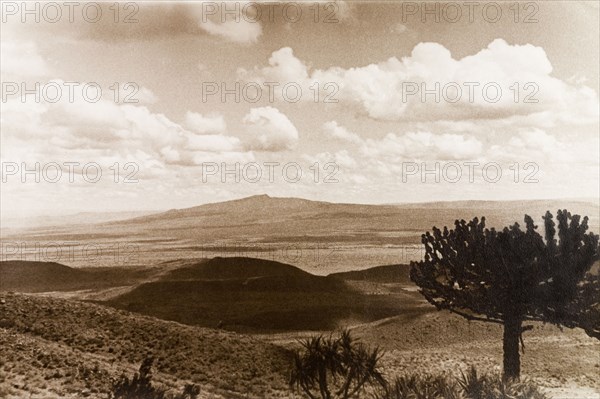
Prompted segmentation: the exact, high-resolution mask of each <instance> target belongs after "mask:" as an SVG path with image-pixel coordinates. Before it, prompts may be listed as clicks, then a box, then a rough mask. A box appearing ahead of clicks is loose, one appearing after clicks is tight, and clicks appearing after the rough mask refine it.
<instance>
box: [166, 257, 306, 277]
mask: <svg viewBox="0 0 600 399" xmlns="http://www.w3.org/2000/svg"><path fill="white" fill-rule="evenodd" d="M261 276H290V277H297V278H299V279H301V278H306V277H309V276H312V275H311V274H310V273H307V272H305V271H302V270H300V269H298V268H297V267H295V266H292V265H288V264H285V263H280V262H275V261H270V260H264V259H255V258H243V257H231V258H222V257H216V258H213V259H209V260H204V261H200V262H198V263H196V264H194V265H192V266H186V267H182V268H179V269H175V270H173V271H171V272H169V273H168V274H166V275H165V276H164V277H163V280H223V279H246V278H250V277H261Z"/></svg>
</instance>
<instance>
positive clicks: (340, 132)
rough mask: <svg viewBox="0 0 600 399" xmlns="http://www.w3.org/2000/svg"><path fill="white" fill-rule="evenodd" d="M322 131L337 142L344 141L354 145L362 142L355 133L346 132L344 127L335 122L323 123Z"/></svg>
mask: <svg viewBox="0 0 600 399" xmlns="http://www.w3.org/2000/svg"><path fill="white" fill-rule="evenodd" d="M323 130H324V131H325V133H326V134H328V135H329V136H331V137H333V138H336V139H339V140H344V141H348V142H351V143H355V144H357V143H361V142H362V139H361V138H360V136H358V135H357V134H356V133H352V132H350V131H348V129H346V128H345V127H344V126H340V125H339V124H338V123H337V122H336V121H329V122H325V123H324V124H323Z"/></svg>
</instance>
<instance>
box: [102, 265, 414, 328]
mask: <svg viewBox="0 0 600 399" xmlns="http://www.w3.org/2000/svg"><path fill="white" fill-rule="evenodd" d="M359 273H360V272H359ZM373 275H377V276H379V278H380V279H385V276H386V275H389V277H390V278H391V279H392V281H390V283H395V282H396V280H398V279H400V276H401V275H402V273H399V272H394V271H393V270H392V269H390V267H389V266H385V267H383V268H381V270H378V271H376V272H375V273H374V274H373ZM367 276H371V274H368V273H367ZM397 285H399V284H397ZM388 292H389V291H388ZM419 301H420V299H415V298H414V297H413V296H412V295H411V294H408V293H405V292H402V290H401V289H400V288H399V289H398V290H397V291H396V292H394V293H391V295H387V294H386V295H382V294H380V293H379V294H375V293H373V292H368V291H367V292H365V291H364V290H361V289H360V288H358V289H357V288H356V287H351V286H349V285H348V284H347V283H346V281H344V279H343V278H339V277H333V276H326V277H324V276H316V275H312V274H310V273H307V272H304V271H302V270H300V269H298V268H296V267H294V266H291V265H287V264H284V263H279V262H273V261H268V260H262V259H254V258H241V257H235V258H220V257H219V258H214V259H211V260H207V261H200V262H197V263H195V264H193V265H191V266H184V267H182V268H179V269H177V270H173V271H171V272H169V273H168V274H165V275H164V276H163V277H162V278H161V279H159V280H157V281H153V282H148V283H144V284H141V285H139V286H137V287H136V288H135V289H133V290H132V291H130V292H127V293H125V294H122V295H120V296H118V297H116V298H113V299H111V300H109V301H108V302H106V303H107V304H109V305H111V306H114V307H117V308H120V309H126V310H130V311H135V312H139V313H142V314H147V315H150V316H154V317H158V318H161V319H165V320H173V321H178V322H180V323H185V324H190V325H200V326H204V327H216V326H221V327H223V328H226V329H230V330H234V331H252V332H271V331H273V332H274V331H291V330H324V329H335V328H337V327H339V326H340V325H341V324H343V323H344V322H347V321H349V320H352V321H357V322H368V321H373V320H377V319H379V318H383V317H388V316H391V315H397V314H399V313H402V312H407V311H410V312H413V311H414V309H415V306H417V305H418V303H419Z"/></svg>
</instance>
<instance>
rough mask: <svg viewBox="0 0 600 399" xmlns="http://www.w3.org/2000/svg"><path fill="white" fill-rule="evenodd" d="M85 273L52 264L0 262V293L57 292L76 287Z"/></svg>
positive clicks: (58, 264)
mask: <svg viewBox="0 0 600 399" xmlns="http://www.w3.org/2000/svg"><path fill="white" fill-rule="evenodd" d="M84 277H85V273H82V272H81V271H79V270H77V269H73V268H71V267H68V266H65V265H61V264H60V263H54V262H28V261H6V262H0V291H21V292H38V291H57V290H61V289H64V288H67V287H77V286H79V285H80V284H81V283H82V280H83V279H84Z"/></svg>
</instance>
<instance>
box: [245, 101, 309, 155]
mask: <svg viewBox="0 0 600 399" xmlns="http://www.w3.org/2000/svg"><path fill="white" fill-rule="evenodd" d="M243 122H244V124H245V125H246V126H247V130H248V132H249V133H250V137H248V138H247V140H246V146H247V147H248V148H249V149H251V150H260V151H274V152H276V151H284V150H291V149H293V148H294V146H295V145H296V143H297V142H298V130H297V129H296V127H295V126H294V124H293V123H292V122H291V121H290V120H289V119H288V117H287V116H285V114H283V113H281V112H280V111H279V110H278V109H277V108H273V107H261V108H252V109H250V112H248V113H247V114H246V116H244V118H243Z"/></svg>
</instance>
